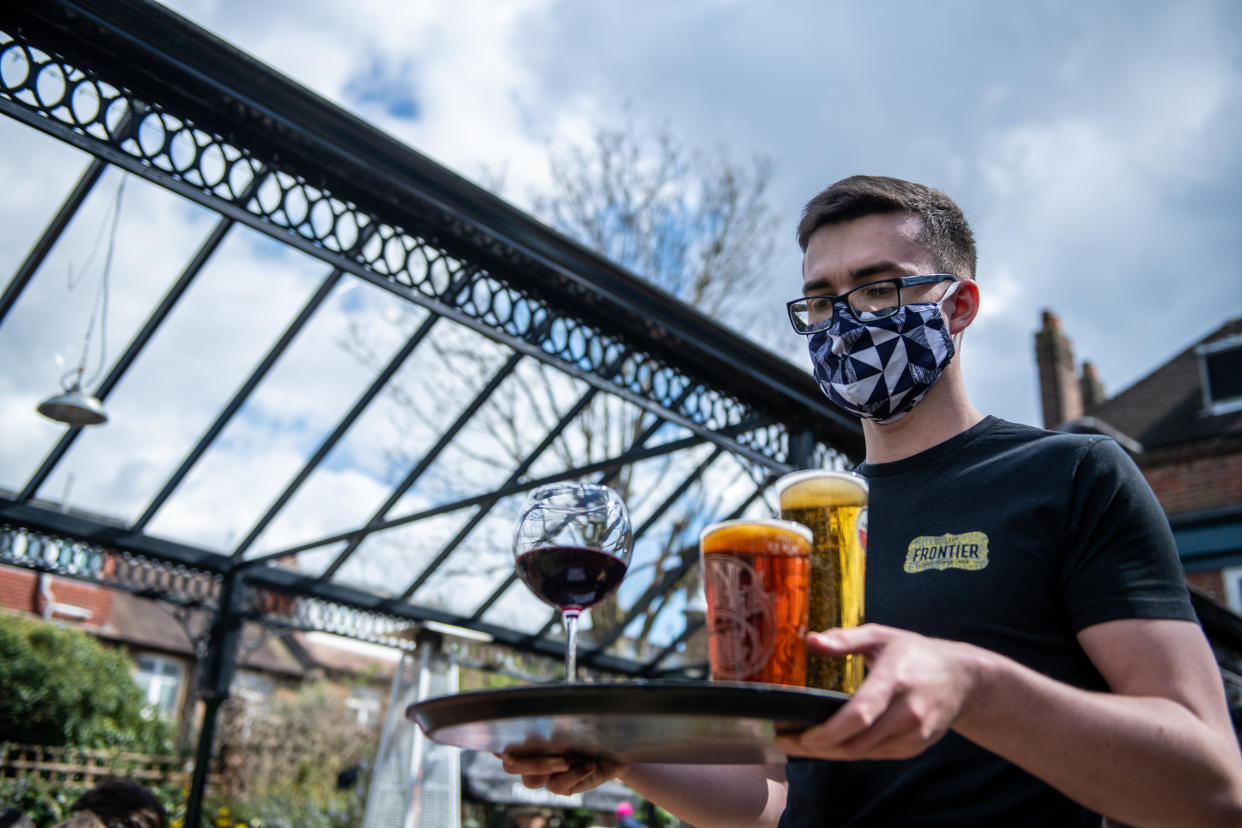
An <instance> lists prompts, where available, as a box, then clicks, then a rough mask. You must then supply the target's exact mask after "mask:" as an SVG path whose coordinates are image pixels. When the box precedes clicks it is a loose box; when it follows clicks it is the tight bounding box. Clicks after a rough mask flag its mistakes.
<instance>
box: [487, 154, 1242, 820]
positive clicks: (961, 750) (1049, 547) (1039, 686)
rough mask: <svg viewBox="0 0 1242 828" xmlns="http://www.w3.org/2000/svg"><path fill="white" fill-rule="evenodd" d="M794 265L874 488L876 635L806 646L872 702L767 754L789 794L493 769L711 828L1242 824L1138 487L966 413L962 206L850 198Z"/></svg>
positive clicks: (970, 246) (1095, 444)
mask: <svg viewBox="0 0 1242 828" xmlns="http://www.w3.org/2000/svg"><path fill="white" fill-rule="evenodd" d="M798 240H799V243H800V245H801V246H802V249H803V251H804V253H805V257H804V259H803V288H802V293H803V294H804V297H805V298H804V299H801V300H795V301H794V302H791V303H790V319H791V321H792V323H793V325H794V328H795V329H796V330H797V331H798V332H799V333H802V334H804V335H806V336H807V338H808V344H809V348H810V352H811V360H812V365H813V368H814V372H815V376H816V379H817V380H818V381H819V383H820V386H821V388H823V390H824V392H825V393H826V394H827V395H828V396H829V398H830V399H832V400H833V401H834V402H835V403H837V404H838V405H841V406H843V407H844V408H846V409H847V410H850V411H852V412H854V413H855V414H857V415H859V416H860V417H862V423H863V431H864V435H865V439H866V448H867V458H866V462H865V463H864V464H863V465H862V466H861V467H860V469H859V473H861V474H863V475H865V476H866V477H867V478H868V481H869V483H870V486H871V510H870V516H869V517H870V519H869V525H870V537H869V549H868V561H867V613H868V618H869V620H870V622H871V623H868V624H866V625H864V626H861V627H857V628H853V629H837V630H829V631H825V632H821V633H813V634H811V635H810V636H809V637H808V640H809V643H810V646H811V647H813V648H814V649H816V650H818V651H820V652H822V653H826V654H832V655H842V654H846V653H860V654H862V655H863V656H864V657H865V658H866V660H867V665H868V672H867V677H866V680H865V681H864V682H863V684H862V686H861V687H860V688H859V689H858V691H857V692H856V693H855V694H854V696H853V697H852V698H851V699H850V701H849V702H847V703H846V704H845V705H843V706H842V707H841V709H840V710H839V711H838V712H837V713H836V714H834V715H833V716H832V717H831V718H830V719H828V720H827V721H826V722H823V723H822V724H820V725H817V726H815V727H812V728H810V729H809V730H807V731H805V732H803V733H801V734H799V735H797V736H790V737H784V738H782V739H780V740H779V741H778V746H779V747H780V748H781V749H782V750H784V751H785V752H786V753H787V754H788V755H789V756H791V757H795V758H794V759H792V760H791V761H790V762H789V763H787V765H786V766H785V767H784V768H758V767H751V768H740V767H728V768H719V767H718V768H712V767H694V768H691V767H676V766H661V767H653V766H641V765H636V766H628V767H623V768H611V767H595V766H592V765H573V764H570V763H567V762H565V761H564V760H561V759H543V760H521V761H519V760H514V759H511V758H506V768H507V769H509V770H510V771H511V772H516V773H521V774H523V777H524V781H525V782H526V783H527V784H528V785H532V786H535V785H547V786H548V787H549V788H550V789H552V790H554V791H557V792H561V793H564V792H569V791H573V790H581V789H583V788H585V787H590V786H592V785H595V784H598V783H599V782H601V781H603V779H604V778H606V777H608V776H611V775H614V774H615V775H617V776H618V777H619V778H620V779H621V780H622V781H623V782H625V783H627V784H629V785H630V786H631V787H633V788H634V789H635V790H637V791H638V792H639V793H641V794H642V795H643V796H645V797H646V798H648V799H650V800H652V801H654V802H657V803H659V804H660V805H661V806H662V807H664V808H666V809H668V810H670V811H672V812H674V813H677V814H679V815H681V816H682V817H683V818H684V819H686V820H687V821H689V822H691V823H693V824H696V825H700V826H704V827H705V828H706V826H730V825H739V826H740V825H778V824H779V825H781V826H837V825H841V826H845V825H849V826H862V825H882V826H899V825H916V824H917V825H946V826H949V825H952V826H994V825H1005V826H1022V825H1029V826H1048V825H1058V826H1060V825H1095V826H1098V825H1099V824H1100V816H1099V815H1100V814H1103V815H1106V816H1108V817H1110V818H1112V819H1115V820H1119V821H1122V822H1127V823H1134V824H1136V825H1168V826H1179V828H1180V827H1182V826H1193V825H1239V824H1242V756H1240V755H1239V750H1238V743H1237V741H1236V739H1235V736H1234V733H1233V729H1232V726H1231V723H1230V719H1229V715H1228V712H1227V709H1226V705H1225V700H1224V694H1223V691H1222V688H1221V682H1220V677H1219V674H1218V672H1217V670H1216V664H1215V660H1214V658H1213V656H1212V653H1211V650H1210V648H1209V647H1208V645H1207V642H1206V640H1205V639H1204V636H1203V633H1202V630H1201V629H1200V628H1199V626H1198V624H1197V623H1196V622H1195V616H1194V613H1193V611H1192V609H1191V607H1190V604H1189V601H1188V597H1187V594H1186V590H1185V585H1184V581H1183V579H1182V575H1181V569H1180V566H1179V563H1178V559H1177V553H1176V548H1175V547H1174V545H1173V541H1172V538H1171V536H1170V534H1169V530H1168V524H1167V521H1166V520H1165V519H1164V517H1163V514H1162V513H1161V511H1160V508H1159V505H1158V504H1157V503H1156V501H1155V498H1154V496H1153V495H1152V494H1151V491H1150V489H1149V488H1148V487H1147V486H1146V484H1145V482H1144V481H1143V480H1142V477H1141V476H1140V474H1139V472H1138V470H1137V468H1136V467H1135V466H1134V464H1133V463H1132V462H1130V460H1129V459H1128V458H1127V457H1126V456H1125V454H1124V453H1123V452H1122V451H1121V450H1120V449H1119V448H1118V447H1117V445H1116V444H1115V443H1113V442H1112V441H1110V440H1107V439H1105V438H1100V437H1090V436H1078V435H1068V434H1058V433H1054V432H1046V431H1042V430H1040V429H1034V428H1028V427H1025V426H1019V425H1014V424H1012V423H1006V422H1004V421H1001V420H997V419H995V418H992V417H984V416H983V415H981V414H980V413H979V412H978V411H976V410H975V409H974V407H973V406H972V405H971V404H970V401H969V400H968V399H967V397H966V393H965V386H964V384H963V380H962V365H961V361H960V359H957V358H956V354H957V351H958V349H959V348H960V345H961V339H962V336H961V335H962V333H963V332H964V331H965V330H966V328H968V327H969V326H970V324H971V322H972V321H973V320H974V318H975V315H976V313H977V312H978V309H979V295H980V291H979V287H978V286H977V284H976V283H975V281H974V275H975V247H974V239H973V236H972V234H971V231H970V228H969V226H968V224H967V223H966V220H965V218H964V217H963V216H962V214H961V211H960V210H959V209H958V207H957V205H955V204H954V203H953V202H952V200H950V199H949V198H948V197H947V196H946V195H944V194H943V193H941V192H939V191H937V190H933V189H931V188H928V187H924V186H921V185H918V184H913V183H910V182H906V181H900V180H897V179H891V178H879V177H869V176H855V177H853V178H849V179H845V180H844V181H840V182H838V183H837V184H834V185H832V186H831V187H829V188H828V189H827V190H825V191H824V192H822V193H820V194H819V195H817V196H816V197H815V198H814V199H812V200H811V201H810V202H809V203H808V204H807V207H806V210H805V212H804V215H803V219H802V222H801V224H800V225H799V228H798ZM862 760H865V761H862Z"/></svg>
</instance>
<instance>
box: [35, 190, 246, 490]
mask: <svg viewBox="0 0 1242 828" xmlns="http://www.w3.org/2000/svg"><path fill="white" fill-rule="evenodd" d="M257 188H258V179H257V178H256V180H255V182H253V183H252V184H251V192H253V190H255V189H257ZM232 226H233V220H232V219H230V218H227V217H225V218H221V219H220V220H219V221H218V222H216V225H215V227H213V228H212V230H211V232H210V233H208V234H207V238H206V239H205V240H204V241H203V243H202V244H201V245H199V248H198V250H197V251H196V252H195V254H194V256H193V257H192V258H191V259H190V262H189V263H188V264H187V265H186V266H185V268H184V269H183V270H182V271H181V275H180V276H178V277H177V281H175V282H174V283H173V285H172V287H170V288H169V289H168V291H167V292H166V293H165V294H164V297H163V299H161V300H160V303H159V305H157V306H156V308H155V310H154V311H152V313H151V315H150V316H148V317H147V320H146V322H144V323H143V325H142V327H141V328H140V329H139V330H138V333H137V334H136V335H135V336H134V338H133V339H132V340H130V343H129V345H128V346H126V348H125V351H124V352H123V353H122V354H121V356H120V358H119V359H117V361H116V362H115V363H113V365H112V368H111V369H110V370H109V371H108V375H107V376H106V377H104V379H103V382H101V383H100V384H99V387H98V388H97V389H96V390H95V397H96V398H98V399H99V401H100V402H102V401H104V400H106V399H107V398H108V395H109V394H111V393H112V389H113V388H115V387H116V385H117V383H119V382H120V381H121V377H123V376H124V375H125V372H126V371H128V370H129V367H130V365H132V364H133V362H134V360H135V359H137V357H138V354H139V352H141V351H142V349H143V348H144V347H145V346H146V344H147V342H149V341H150V339H151V337H152V336H154V335H155V331H156V330H157V329H158V328H159V326H160V325H161V324H163V322H164V320H165V319H166V318H167V317H168V314H169V313H171V312H172V309H173V307H174V306H176V304H177V302H178V301H179V300H180V299H181V297H182V296H183V295H184V294H185V291H186V288H188V287H189V286H190V283H191V282H192V281H193V280H194V278H195V277H196V276H198V274H199V273H201V272H202V269H203V267H204V266H205V265H206V264H207V261H208V260H209V259H210V258H211V256H212V254H214V253H215V252H216V250H217V249H218V248H219V247H220V244H221V243H222V242H223V241H224V237H225V235H226V234H227V233H228V231H229V228H231V227H232ZM81 433H82V429H81V428H80V427H76V428H70V429H68V430H67V431H66V432H65V433H64V434H62V435H61V438H60V440H58V441H57V443H56V445H55V446H53V447H52V450H51V451H50V452H49V453H48V455H47V457H45V458H44V460H43V462H42V463H41V464H40V465H39V468H38V470H36V472H35V474H34V475H33V476H32V477H31V478H30V480H29V481H27V483H26V485H25V486H24V487H23V489H22V492H21V494H20V495H19V499H20V500H29V499H30V498H32V497H34V495H35V493H36V492H37V491H38V490H39V487H40V486H42V485H43V484H44V482H45V481H46V480H47V478H48V476H49V475H51V473H52V471H53V470H55V468H56V465H57V464H58V463H59V462H60V461H61V460H62V459H63V458H64V456H65V454H66V453H67V452H68V451H69V449H70V448H71V447H72V446H73V444H74V442H75V441H76V440H77V438H78V435H79V434H81Z"/></svg>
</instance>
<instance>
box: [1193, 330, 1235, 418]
mask: <svg viewBox="0 0 1242 828" xmlns="http://www.w3.org/2000/svg"><path fill="white" fill-rule="evenodd" d="M1195 353H1196V354H1197V355H1198V357H1199V377H1200V380H1201V384H1202V386H1203V410H1204V414H1206V415H1208V416H1212V415H1215V414H1227V413H1229V412H1231V411H1242V335H1236V336H1229V337H1225V338H1224V339H1218V340H1216V341H1215V342H1205V343H1204V344H1202V345H1200V346H1198V347H1197V348H1195Z"/></svg>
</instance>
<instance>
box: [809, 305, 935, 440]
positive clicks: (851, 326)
mask: <svg viewBox="0 0 1242 828" xmlns="http://www.w3.org/2000/svg"><path fill="white" fill-rule="evenodd" d="M807 344H808V346H809V347H810V351H811V364H812V366H813V368H814V371H815V379H816V380H817V381H818V382H819V387H820V388H821V389H822V390H823V392H824V393H825V394H827V395H828V398H829V399H830V400H832V401H833V402H834V403H836V404H837V405H838V406H840V407H841V408H844V409H845V410H846V411H850V412H852V413H854V414H857V415H858V416H859V417H867V418H869V419H872V420H875V421H876V422H879V423H891V422H896V421H897V420H899V419H901V418H902V417H903V416H905V414H906V413H907V412H908V411H909V410H910V409H911V408H913V407H914V404H915V403H917V402H918V401H919V400H921V399H923V396H924V395H925V394H926V393H927V392H928V390H929V389H930V388H931V387H932V385H934V384H935V382H936V380H937V379H939V378H940V374H941V372H943V371H944V367H945V366H946V365H948V364H949V360H950V359H952V358H953V351H954V348H953V339H952V338H951V337H950V336H949V330H948V326H947V325H946V324H945V321H944V317H943V316H942V315H941V314H940V305H939V303H931V302H926V303H919V304H917V305H905V306H903V307H902V308H900V309H899V310H898V311H897V313H895V314H893V315H892V316H889V317H887V318H885V319H878V320H874V321H871V322H866V323H863V322H858V321H857V320H855V319H854V317H853V315H852V314H851V313H849V312H848V311H846V310H845V308H844V307H838V308H837V309H836V313H834V314H833V321H832V324H831V325H829V327H828V328H827V329H825V330H823V331H817V332H816V333H814V334H812V335H811V336H810V341H809V342H808V343H807Z"/></svg>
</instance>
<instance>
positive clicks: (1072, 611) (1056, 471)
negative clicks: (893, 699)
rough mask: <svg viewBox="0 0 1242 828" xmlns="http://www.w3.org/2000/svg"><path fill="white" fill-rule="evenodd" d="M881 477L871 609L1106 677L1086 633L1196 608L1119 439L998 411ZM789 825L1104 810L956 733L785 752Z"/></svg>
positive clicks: (1081, 818)
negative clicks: (844, 757)
mask: <svg viewBox="0 0 1242 828" xmlns="http://www.w3.org/2000/svg"><path fill="white" fill-rule="evenodd" d="M859 472H860V473H861V474H863V475H864V476H865V477H866V478H867V480H868V483H869V484H870V487H871V501H870V511H869V515H868V528H869V533H870V534H869V538H868V555H867V590H866V591H867V597H866V618H867V620H868V621H874V622H876V623H880V624H887V625H890V626H894V627H901V628H903V629H908V630H913V631H915V632H918V633H921V634H923V635H928V636H934V637H937V638H947V639H954V640H958V641H966V642H970V643H972V644H977V645H979V646H981V647H986V648H988V649H990V650H993V651H995V652H998V653H1001V654H1003V655H1005V656H1008V657H1009V658H1012V659H1013V660H1015V661H1018V662H1020V663H1022V664H1025V665H1027V666H1029V667H1031V668H1033V669H1035V670H1038V671H1040V672H1042V673H1045V674H1047V675H1049V676H1052V677H1053V678H1056V679H1058V680H1060V681H1063V682H1066V683H1068V684H1072V685H1076V686H1078V687H1083V688H1088V689H1092V690H1107V686H1106V684H1105V682H1104V680H1103V679H1102V678H1101V676H1100V674H1099V673H1098V672H1097V671H1096V669H1095V668H1094V666H1092V664H1091V662H1090V660H1089V659H1088V658H1087V656H1086V654H1085V653H1084V652H1083V650H1082V648H1081V647H1080V646H1079V645H1078V641H1077V638H1076V635H1075V634H1076V633H1077V632H1078V631H1080V630H1082V629H1084V628H1085V627H1089V626H1091V625H1092V624H1098V623H1100V622H1103V621H1111V620H1116V619H1121V618H1174V619H1185V620H1191V621H1194V620H1196V619H1195V614H1194V610H1193V609H1192V608H1191V605H1190V598H1189V595H1188V593H1187V591H1186V586H1185V577H1184V575H1183V572H1182V569H1181V564H1180V562H1179V559H1178V556H1177V548H1176V546H1175V545H1174V542H1173V537H1172V534H1171V533H1170V531H1169V525H1168V521H1167V520H1166V518H1165V516H1164V513H1163V512H1162V511H1161V509H1160V505H1159V503H1158V502H1157V501H1156V498H1155V496H1154V495H1153V494H1152V492H1151V489H1150V488H1149V487H1148V486H1147V483H1146V481H1144V480H1143V477H1142V475H1141V474H1140V473H1139V471H1138V468H1137V467H1136V466H1135V465H1134V463H1133V462H1132V461H1131V460H1130V458H1129V457H1128V456H1126V454H1125V453H1124V452H1123V451H1122V450H1121V448H1120V447H1119V446H1118V445H1117V444H1116V443H1115V442H1114V441H1112V440H1111V439H1108V438H1105V437H1097V436H1084V435H1071V434H1061V433H1057V432H1050V431H1044V430H1042V429H1036V428H1031V427H1028V426H1022V425H1016V424H1014V423H1008V422H1005V421H1003V420H999V419H996V418H994V417H988V418H987V419H985V420H983V421H982V422H981V423H979V424H978V425H976V426H974V427H972V428H970V429H969V430H967V431H965V432H963V433H962V434H959V435H957V436H956V437H954V438H952V439H950V440H948V441H946V442H944V443H942V444H940V445H938V446H935V447H933V448H931V449H929V450H927V451H925V452H923V453H921V454H918V455H916V456H914V457H910V458H906V459H904V460H899V461H896V462H893V463H882V464H873V465H863V466H861V467H860V468H859ZM786 774H787V776H788V778H789V798H788V803H787V805H786V809H785V813H784V815H783V816H782V818H781V823H780V824H781V826H782V828H796V827H798V826H815V827H816V828H820V827H821V826H833V828H836V826H842V827H844V826H850V827H851V828H859V827H860V826H914V825H920V826H928V825H940V826H954V828H963V827H964V826H1001V825H1003V826H1032V827H1034V826H1039V827H1040V828H1043V827H1044V826H1062V825H1064V826H1076V825H1093V826H1099V824H1100V818H1099V817H1098V816H1096V815H1094V814H1091V813H1090V812H1089V811H1087V810H1085V809H1084V808H1082V807H1080V806H1078V805H1076V804H1074V803H1072V802H1070V801H1069V800H1068V799H1066V798H1065V797H1064V796H1062V795H1061V794H1060V793H1058V792H1057V791H1055V790H1054V789H1052V788H1051V787H1049V786H1048V785H1046V784H1044V783H1043V782H1041V781H1040V780H1038V779H1036V778H1035V777H1033V776H1031V775H1029V774H1027V773H1026V772H1025V771H1022V770H1020V769H1019V768H1017V767H1016V766H1014V765H1012V764H1010V763H1009V762H1007V761H1005V760H1003V759H1001V758H999V757H997V756H995V755H994V754H991V753H989V752H987V751H985V750H983V749H982V748H979V747H976V746H975V745H974V744H973V743H971V742H969V741H968V740H966V739H964V738H962V737H960V736H958V735H957V734H956V733H953V732H951V731H950V732H949V733H948V734H946V735H945V737H944V738H943V739H941V740H940V741H939V742H937V743H936V744H935V745H933V746H932V747H931V748H929V749H928V750H926V751H924V752H923V753H922V754H920V755H919V756H918V757H915V758H913V759H908V760H899V761H888V760H884V761H858V762H823V761H814V760H796V759H795V760H791V761H790V762H789V764H788V765H787V766H786Z"/></svg>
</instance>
